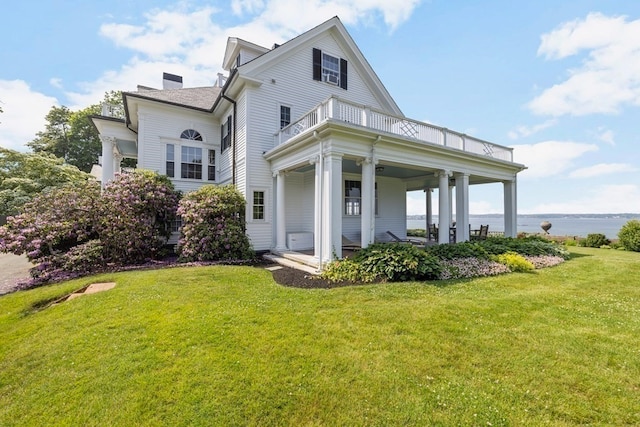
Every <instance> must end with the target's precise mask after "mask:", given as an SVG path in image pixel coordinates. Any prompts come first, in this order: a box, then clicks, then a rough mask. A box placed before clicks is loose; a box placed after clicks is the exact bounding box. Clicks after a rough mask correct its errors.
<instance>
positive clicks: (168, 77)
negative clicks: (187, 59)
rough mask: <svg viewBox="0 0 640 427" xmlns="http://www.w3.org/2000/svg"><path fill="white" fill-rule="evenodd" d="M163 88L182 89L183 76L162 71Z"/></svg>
mask: <svg viewBox="0 0 640 427" xmlns="http://www.w3.org/2000/svg"><path fill="white" fill-rule="evenodd" d="M162 89H182V76H176V75H175V74H169V73H162Z"/></svg>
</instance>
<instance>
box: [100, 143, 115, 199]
mask: <svg viewBox="0 0 640 427" xmlns="http://www.w3.org/2000/svg"><path fill="white" fill-rule="evenodd" d="M100 141H101V143H102V178H101V179H102V184H101V185H102V188H104V186H105V185H106V184H107V183H108V182H109V181H111V180H113V176H114V175H113V167H114V166H113V163H114V162H113V149H114V147H115V143H116V139H115V138H113V137H111V136H102V135H100Z"/></svg>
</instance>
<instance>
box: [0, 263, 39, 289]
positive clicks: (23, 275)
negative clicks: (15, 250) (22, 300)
mask: <svg viewBox="0 0 640 427" xmlns="http://www.w3.org/2000/svg"><path fill="white" fill-rule="evenodd" d="M31 267H33V264H31V263H30V262H29V261H27V258H26V257H24V256H17V255H13V254H3V253H0V295H2V294H6V293H8V292H11V291H13V289H14V288H15V284H16V283H17V282H18V281H20V280H22V279H27V278H29V269H30V268H31Z"/></svg>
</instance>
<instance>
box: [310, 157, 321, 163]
mask: <svg viewBox="0 0 640 427" xmlns="http://www.w3.org/2000/svg"><path fill="white" fill-rule="evenodd" d="M319 162H320V155H315V156H311V157H310V158H309V164H310V165H315V164H317V163H319Z"/></svg>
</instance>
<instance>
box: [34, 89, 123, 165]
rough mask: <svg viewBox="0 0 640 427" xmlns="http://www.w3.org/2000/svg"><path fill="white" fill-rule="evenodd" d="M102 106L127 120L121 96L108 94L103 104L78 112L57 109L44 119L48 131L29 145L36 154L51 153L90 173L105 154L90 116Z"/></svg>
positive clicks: (98, 112)
mask: <svg viewBox="0 0 640 427" xmlns="http://www.w3.org/2000/svg"><path fill="white" fill-rule="evenodd" d="M103 103H106V104H111V105H114V106H115V107H116V108H115V109H114V111H116V112H117V113H116V114H120V115H122V117H124V108H123V105H122V94H121V92H116V91H111V92H106V93H105V95H104V99H103V101H102V102H101V103H98V104H93V105H90V106H88V107H86V108H84V109H82V110H79V111H71V110H69V109H68V108H67V107H65V106H62V107H55V106H54V107H52V108H51V110H50V111H49V113H48V114H47V116H46V117H45V119H46V120H47V125H46V127H45V130H44V131H42V132H38V133H37V134H36V139H34V140H33V141H31V142H29V143H28V144H27V145H28V146H29V147H31V148H32V149H33V151H35V152H37V153H40V152H46V153H51V154H53V155H55V156H56V157H61V158H63V159H64V160H65V161H66V162H67V163H69V164H71V165H74V166H77V167H78V168H79V169H80V170H82V171H85V172H89V171H91V166H92V165H94V164H95V163H96V161H97V160H98V156H99V155H100V153H101V152H102V144H101V142H100V136H99V134H98V131H97V130H96V129H95V127H94V126H93V124H92V123H91V119H90V116H92V115H99V114H100V113H101V111H102V104H103Z"/></svg>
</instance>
